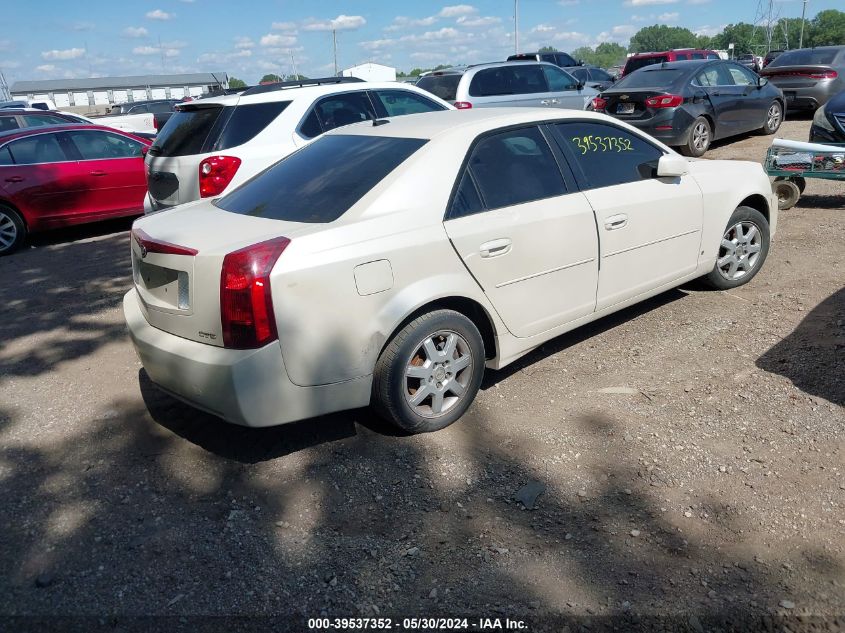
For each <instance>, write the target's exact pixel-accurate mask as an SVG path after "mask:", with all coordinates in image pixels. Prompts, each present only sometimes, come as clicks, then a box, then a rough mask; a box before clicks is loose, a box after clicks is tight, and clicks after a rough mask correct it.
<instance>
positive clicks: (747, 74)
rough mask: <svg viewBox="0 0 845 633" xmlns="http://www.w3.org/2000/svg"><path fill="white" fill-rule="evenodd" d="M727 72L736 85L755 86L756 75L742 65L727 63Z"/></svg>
mask: <svg viewBox="0 0 845 633" xmlns="http://www.w3.org/2000/svg"><path fill="white" fill-rule="evenodd" d="M728 72H729V73H730V75H731V78H732V79H733V83H735V84H736V85H737V86H756V85H757V76H756V75H754V74H753V73H752V72H751V71H750V70H748V69H747V68H744V67H742V66H734V65H733V64H728Z"/></svg>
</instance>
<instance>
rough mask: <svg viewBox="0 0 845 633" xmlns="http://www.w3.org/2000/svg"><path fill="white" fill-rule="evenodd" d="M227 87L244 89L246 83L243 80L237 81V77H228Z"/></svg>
mask: <svg viewBox="0 0 845 633" xmlns="http://www.w3.org/2000/svg"><path fill="white" fill-rule="evenodd" d="M229 87H230V88H246V82H245V81H244V80H243V79H238V78H237V77H229Z"/></svg>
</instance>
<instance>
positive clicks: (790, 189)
mask: <svg viewBox="0 0 845 633" xmlns="http://www.w3.org/2000/svg"><path fill="white" fill-rule="evenodd" d="M772 191H773V192H774V193H775V194H776V195H777V197H778V209H780V210H781V211H786V210H787V209H791V208H792V207H794V206H795V205H796V204H798V199H799V198H800V197H801V187H799V186H798V184H797V183H795V182H793V181H791V180H776V181H775V182H774V183H772Z"/></svg>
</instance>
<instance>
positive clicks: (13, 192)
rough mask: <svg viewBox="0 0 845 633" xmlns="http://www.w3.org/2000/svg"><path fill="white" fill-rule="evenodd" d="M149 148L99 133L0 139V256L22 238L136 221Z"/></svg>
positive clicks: (61, 129) (78, 128) (74, 128)
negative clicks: (89, 224) (119, 219)
mask: <svg viewBox="0 0 845 633" xmlns="http://www.w3.org/2000/svg"><path fill="white" fill-rule="evenodd" d="M149 145H150V141H148V140H147V139H144V138H141V137H138V136H134V135H132V134H127V133H125V132H121V131H119V130H114V129H111V128H107V127H103V126H100V125H82V124H79V125H77V124H71V125H53V126H49V127H46V126H45V127H37V128H27V129H21V130H10V131H8V132H3V133H0V256H2V255H7V254H9V253H11V252H12V251H14V250H16V249H17V248H19V247H20V245H21V244H22V243H23V241H24V238H25V237H26V235H27V233H34V232H36V231H43V230H45V229H51V228H58V227H62V226H69V225H71V224H82V223H85V222H96V221H98V220H105V219H109V218H116V217H121V216H128V215H138V214H140V213H142V212H143V209H144V196H145V194H146V191H147V184H146V180H145V176H144V154H145V153H146V148H147V147H149Z"/></svg>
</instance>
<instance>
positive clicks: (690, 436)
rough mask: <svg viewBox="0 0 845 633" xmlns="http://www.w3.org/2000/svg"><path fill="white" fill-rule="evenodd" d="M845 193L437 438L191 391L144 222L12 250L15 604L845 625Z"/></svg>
mask: <svg viewBox="0 0 845 633" xmlns="http://www.w3.org/2000/svg"><path fill="white" fill-rule="evenodd" d="M809 125H810V123H809V121H807V120H801V121H790V122H787V123H786V124H785V125H784V126H783V128H782V129H781V132H780V133H779V135H780V136H783V137H787V138H793V139H796V140H805V139H806V138H807V130H808V129H809ZM770 142H771V138H769V137H754V136H751V137H746V138H742V139H740V140H738V141H733V142H731V143H726V144H722V145H721V146H719V147H717V148H715V149H714V150H712V151H711V152H709V153H708V157H709V158H732V159H753V160H761V161H762V159H763V156H764V154H765V150H766V148H767V147H768V145H769V144H770ZM844 206H845V183H835V182H825V181H819V180H812V181H809V183H808V186H807V191H806V193H805V195H804V196H803V197H802V199H801V201H800V202H799V206H798V207H796V208H794V209H792V210H790V211H786V212H782V213H781V216H780V218H781V221H780V226H779V231H778V234H777V236H776V238H775V241H774V243H773V246H772V250H771V252H770V255H769V259H768V262H767V263H766V265H765V267H764V269H763V271H762V272H761V273H760V274H759V275H758V276H757V278H756V279H755V280H754V281H753V282H752V283H751V284H750V285H747V286H744V287H742V288H739V289H737V290H735V291H731V292H723V293H719V292H707V291H703V290H702V289H700V288H698V287H696V286H694V285H692V286H689V287H685V288H683V289H680V290H675V291H672V292H668V293H666V294H664V295H661V296H659V297H657V298H655V299H652V300H650V301H648V302H646V303H644V304H642V305H641V306H638V307H635V308H633V309H628V310H625V311H624V312H622V313H619V314H617V315H614V316H611V317H609V318H606V319H604V320H602V321H600V322H598V323H596V324H593V325H591V326H588V327H586V328H582V329H581V330H579V331H576V332H574V333H571V334H569V335H567V336H564V337H562V338H560V339H557V340H555V341H553V342H551V343H549V344H547V345H545V346H544V347H543V348H542V349H540V350H538V351H537V352H535V353H533V354H531V355H530V356H529V357H527V358H525V359H524V360H522V361H520V362H519V363H517V364H516V365H515V366H513V367H510V368H508V369H507V370H505V371H501V372H488V374H487V377H486V379H485V383H484V386H483V391H482V393H481V394H480V395H479V398H478V400H477V403H476V405H475V406H474V407H473V408H472V409H471V410H470V413H469V414H468V415H467V416H466V417H465V418H464V419H463V420H462V421H461V422H459V423H458V424H455V425H454V426H452V427H450V428H448V429H446V430H445V431H441V432H439V433H435V434H431V435H425V436H417V437H404V436H400V435H397V434H395V433H394V432H393V431H392V430H391V429H389V428H387V427H386V426H385V425H384V424H382V423H381V422H380V421H378V420H377V419H376V418H374V416H373V415H372V414H371V413H370V412H369V411H367V410H358V411H352V412H349V413H344V414H337V415H332V416H328V417H325V418H320V419H316V420H309V421H306V422H302V423H297V424H293V425H288V426H283V427H278V428H274V429H267V430H249V429H242V428H238V427H233V426H229V425H227V424H225V423H223V422H220V421H218V420H217V419H215V418H213V417H211V416H209V415H206V414H203V413H200V412H197V411H195V410H193V409H191V408H190V407H187V406H186V405H183V404H181V403H179V402H177V401H175V400H173V399H171V398H170V397H168V396H166V395H164V394H162V393H160V392H158V391H157V390H156V388H155V387H154V386H153V385H152V384H151V383H150V382H149V380H148V379H147V378H146V376H145V374H144V373H143V371H142V370H141V366H140V364H139V362H138V360H137V358H136V356H135V353H134V351H133V350H132V347H131V345H130V342H129V339H128V336H127V334H126V331H125V327H124V324H123V316H122V311H121V308H120V301H121V299H122V296H123V294H124V292H125V291H126V290H127V289H128V288H129V286H130V274H129V273H130V270H129V262H128V236H127V229H128V228H129V223H128V222H124V221H122V222H118V223H108V224H101V225H98V226H95V227H87V228H84V229H78V230H73V231H66V232H62V233H56V234H50V235H45V236H41V237H39V238H38V239H37V240H36V242H35V244H34V245H33V247H32V248H29V249H26V250H25V251H23V252H20V253H18V254H16V255H14V256H11V257H7V258H5V259H2V260H0V305H2V306H3V308H2V318H1V319H0V449H2V453H0V482H2V487H1V488H0V507H2V508H3V511H2V518H0V525H1V526H2V533H3V538H2V539H0V566H2V570H3V572H2V575H0V614H3V616H5V619H2V618H0V622H6V623H7V624H8V623H10V622H15V625H14V627H12V628H9V629H8V630H13V629H17V630H23V629H25V628H32V629H36V628H37V629H40V630H46V629H48V628H50V627H53V628H57V629H62V630H64V629H65V628H70V627H71V626H73V625H79V626H81V627H82V628H83V629H84V630H94V629H95V628H103V629H104V630H116V629H119V630H129V629H131V628H132V627H133V626H135V627H140V628H139V629H138V630H176V629H177V628H179V627H183V626H184V627H188V629H189V630H200V628H201V626H200V625H207V624H208V621H206V620H192V619H190V616H201V615H218V616H223V615H229V616H255V615H260V616H278V617H280V618H281V619H279V620H227V621H222V620H217V621H215V622H216V624H215V625H214V626H219V627H221V628H225V629H226V630H236V629H239V628H250V627H252V626H265V625H267V624H268V623H272V624H273V626H274V629H275V630H307V621H306V618H308V617H318V616H320V615H321V614H322V615H325V616H329V617H344V616H346V617H349V616H378V615H380V616H382V617H384V616H387V617H393V618H394V621H396V620H397V619H398V620H401V618H403V617H421V616H440V617H447V616H458V615H472V616H480V617H490V618H495V617H499V618H504V617H511V618H512V619H513V618H519V619H524V620H525V621H526V622H528V623H529V625H530V627H531V628H530V630H532V631H534V630H537V631H539V630H554V631H561V630H566V629H564V628H561V627H563V624H564V623H565V622H569V623H570V625H571V626H573V630H575V629H576V628H577V626H580V625H586V626H588V627H591V628H592V629H593V630H595V629H596V628H601V626H602V625H608V626H609V625H615V626H620V627H621V629H634V628H637V627H639V628H648V627H652V626H654V627H660V626H663V625H664V624H666V625H667V626H668V624H667V621H666V620H665V619H663V618H667V617H668V618H675V619H672V620H669V622H672V623H673V624H672V627H673V628H678V629H688V630H690V631H693V630H694V631H702V630H705V629H708V628H710V626H711V625H713V626H715V624H714V623H718V622H722V626H725V623H733V625H736V626H738V625H737V624H736V623H737V622H742V623H744V624H742V626H741V627H740V628H743V629H745V628H746V627H747V628H748V629H750V628H763V627H767V626H769V625H771V624H772V621H771V620H770V619H769V618H770V617H772V616H777V615H784V614H786V615H789V616H790V617H791V618H793V619H792V620H791V622H792V626H793V630H795V629H796V628H801V627H804V628H807V627H810V628H812V627H821V628H822V629H823V630H835V629H836V628H837V627H845V617H844V616H845V460H843V456H845V450H843V449H845V440H844V439H843V438H845V434H844V433H843V431H845V288H844V287H843V286H845V263H843V260H845V209H843V207H844ZM529 484H531V486H530V487H529V489H528V490H527V491H524V490H523V491H522V492H523V493H526V492H531V491H532V490H531V488H533V489H534V492H536V491H537V490H542V492H541V494H540V495H539V496H538V497H537V498H536V502H535V504H533V509H532V510H528V509H526V508H525V507H524V505H523V503H520V502H518V501H516V500H515V498H514V497H515V495H516V494H517V493H518V491H520V490H521V489H522V488H523V487H524V486H526V485H529ZM531 501H532V500H531V499H528V498H526V499H525V503H526V504H527V505H529V506H531V505H532V502H531ZM10 616H41V617H44V618H48V619H47V620H36V619H33V618H23V619H20V620H16V619H10ZM54 616H97V618H94V619H90V620H86V619H70V620H67V619H66V620H55V619H49V618H52V617H54ZM136 616H184V618H182V619H179V618H172V619H167V620H146V621H142V620H138V619H137V618H136ZM608 616H613V619H608ZM837 616H838V617H839V620H838V621H836V617H837ZM654 617H657V618H658V619H653V618H654ZM570 618H574V620H571V621H570V620H569V619H570ZM714 618H717V619H716V620H714ZM140 623H143V624H140ZM224 624H225V626H224ZM775 624H777V620H775ZM2 628H5V627H4V625H3V624H0V629H2ZM727 628H730V627H729V626H728V627H727ZM188 629H186V630H188Z"/></svg>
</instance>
